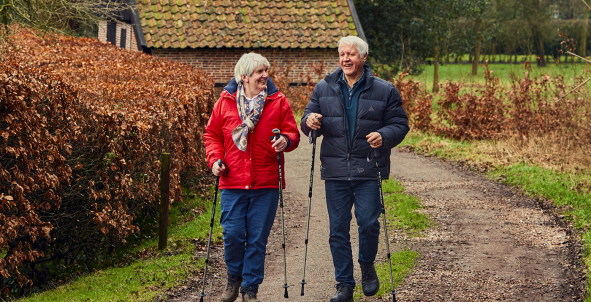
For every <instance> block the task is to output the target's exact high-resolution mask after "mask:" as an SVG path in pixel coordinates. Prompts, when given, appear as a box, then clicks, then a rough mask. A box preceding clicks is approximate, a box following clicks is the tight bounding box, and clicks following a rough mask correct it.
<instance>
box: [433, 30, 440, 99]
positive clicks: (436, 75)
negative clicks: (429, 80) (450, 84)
mask: <svg viewBox="0 0 591 302" xmlns="http://www.w3.org/2000/svg"><path fill="white" fill-rule="evenodd" d="M434 61H435V62H434V63H435V66H434V68H433V92H439V37H435V58H434Z"/></svg>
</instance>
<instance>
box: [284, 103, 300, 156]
mask: <svg viewBox="0 0 591 302" xmlns="http://www.w3.org/2000/svg"><path fill="white" fill-rule="evenodd" d="M281 116H282V117H283V119H282V122H281V134H283V135H285V136H286V137H287V139H288V145H287V148H286V149H285V150H283V152H290V151H292V150H295V149H296V148H297V147H298V145H299V144H300V131H299V130H298V126H297V124H296V121H295V118H294V116H293V111H291V105H289V102H288V101H287V98H285V97H283V98H281Z"/></svg>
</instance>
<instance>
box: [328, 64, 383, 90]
mask: <svg viewBox="0 0 591 302" xmlns="http://www.w3.org/2000/svg"><path fill="white" fill-rule="evenodd" d="M363 72H364V74H365V79H364V81H365V83H364V84H365V89H367V88H369V87H370V86H371V84H372V83H373V79H374V75H373V72H371V68H369V66H368V65H367V64H363ZM342 75H343V69H341V67H339V68H337V70H335V71H334V72H333V73H331V74H329V75H327V76H326V77H325V78H324V80H325V81H326V82H327V83H328V84H329V85H330V86H331V87H338V81H339V79H340V78H341V76H342ZM335 85H336V86H335ZM365 89H364V90H365Z"/></svg>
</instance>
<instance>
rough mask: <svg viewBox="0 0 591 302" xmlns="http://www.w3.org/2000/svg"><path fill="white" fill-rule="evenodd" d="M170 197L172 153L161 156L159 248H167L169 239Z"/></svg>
mask: <svg viewBox="0 0 591 302" xmlns="http://www.w3.org/2000/svg"><path fill="white" fill-rule="evenodd" d="M169 197H170V153H162V155H161V156H160V230H159V232H158V234H159V236H158V249H159V250H162V249H164V248H166V242H167V240H168V207H169V204H170V202H169Z"/></svg>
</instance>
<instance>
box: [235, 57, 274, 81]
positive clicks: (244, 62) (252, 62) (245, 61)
mask: <svg viewBox="0 0 591 302" xmlns="http://www.w3.org/2000/svg"><path fill="white" fill-rule="evenodd" d="M261 65H265V66H267V68H269V67H271V64H269V61H267V59H265V57H263V56H261V55H260V54H258V53H254V52H251V53H245V54H243V55H242V57H241V58H240V60H238V63H236V67H234V79H236V83H241V82H242V76H243V75H245V76H248V77H250V76H251V75H252V73H253V72H254V70H255V69H256V68H257V67H259V66H261Z"/></svg>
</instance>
